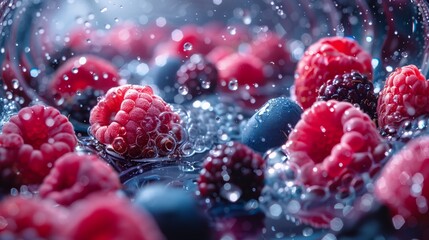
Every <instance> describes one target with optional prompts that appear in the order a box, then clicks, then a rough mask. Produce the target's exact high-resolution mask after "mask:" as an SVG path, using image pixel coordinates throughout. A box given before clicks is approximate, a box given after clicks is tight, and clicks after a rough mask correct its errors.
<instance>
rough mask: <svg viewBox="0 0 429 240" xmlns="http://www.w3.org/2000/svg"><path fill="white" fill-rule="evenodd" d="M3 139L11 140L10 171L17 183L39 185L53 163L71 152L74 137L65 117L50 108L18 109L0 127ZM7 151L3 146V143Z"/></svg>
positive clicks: (71, 127) (74, 140) (36, 106)
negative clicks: (11, 161) (13, 156)
mask: <svg viewBox="0 0 429 240" xmlns="http://www.w3.org/2000/svg"><path fill="white" fill-rule="evenodd" d="M3 136H4V139H9V140H10V139H13V141H14V144H16V145H15V148H14V149H15V150H13V151H16V152H15V153H14V154H16V157H15V162H14V163H13V166H14V167H13V170H14V171H15V174H16V175H17V176H18V177H19V179H20V182H21V184H39V183H41V182H42V181H43V178H44V177H45V176H47V175H48V173H49V171H50V169H51V168H52V166H53V164H54V162H55V161H56V160H57V159H58V158H59V157H61V156H62V155H64V154H66V153H68V152H72V151H73V150H74V147H75V146H76V143H77V140H76V136H75V134H74V130H73V126H72V124H71V123H70V122H69V121H68V119H67V118H66V117H65V116H63V115H61V114H60V112H59V111H58V110H56V109H55V108H53V107H45V106H42V105H35V106H32V107H25V108H23V109H21V110H20V111H19V112H18V114H17V115H14V116H12V117H11V118H10V120H9V122H7V123H6V124H5V125H4V126H3ZM6 151H7V146H6Z"/></svg>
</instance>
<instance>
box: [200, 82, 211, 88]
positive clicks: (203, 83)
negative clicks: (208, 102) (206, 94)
mask: <svg viewBox="0 0 429 240" xmlns="http://www.w3.org/2000/svg"><path fill="white" fill-rule="evenodd" d="M210 86H211V81H202V82H201V87H202V88H203V89H210Z"/></svg>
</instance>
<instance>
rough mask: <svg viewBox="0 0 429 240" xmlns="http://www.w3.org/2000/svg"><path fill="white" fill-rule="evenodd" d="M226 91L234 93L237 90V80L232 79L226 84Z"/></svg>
mask: <svg viewBox="0 0 429 240" xmlns="http://www.w3.org/2000/svg"><path fill="white" fill-rule="evenodd" d="M228 89H229V90H231V91H236V90H237V89H238V81H237V79H232V80H230V81H229V82H228Z"/></svg>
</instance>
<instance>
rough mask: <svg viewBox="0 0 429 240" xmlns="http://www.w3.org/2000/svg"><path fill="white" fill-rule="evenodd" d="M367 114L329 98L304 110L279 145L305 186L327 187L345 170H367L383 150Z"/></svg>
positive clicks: (382, 145) (382, 153) (358, 171)
mask: <svg viewBox="0 0 429 240" xmlns="http://www.w3.org/2000/svg"><path fill="white" fill-rule="evenodd" d="M385 147H386V146H385V145H384V143H383V141H382V138H381V136H380V135H379V133H378V131H377V128H376V126H375V124H374V123H373V122H372V121H371V119H370V118H369V116H368V115H367V114H365V113H363V112H362V111H361V110H359V109H358V108H355V107H354V106H353V105H352V104H350V103H348V102H337V101H336V100H329V101H327V102H324V101H320V102H317V103H315V104H314V105H313V106H312V107H311V108H309V109H307V110H306V111H305V112H304V113H303V115H302V117H301V120H300V121H299V122H298V123H297V125H296V126H295V128H294V130H293V131H292V132H291V134H290V135H289V138H288V141H287V142H286V144H285V145H284V146H283V147H282V148H283V150H284V151H285V152H287V153H288V154H289V155H290V157H291V160H290V161H292V162H294V163H295V164H297V165H298V166H299V167H300V168H301V171H302V176H301V177H302V181H303V182H304V184H306V185H310V186H312V185H317V186H328V185H329V184H332V183H333V182H334V181H336V180H337V179H338V178H340V177H341V176H343V175H344V174H346V173H349V174H357V173H362V172H368V171H371V170H372V167H374V165H375V164H376V163H379V162H380V161H381V160H382V159H383V157H384V152H385V150H386V148H385Z"/></svg>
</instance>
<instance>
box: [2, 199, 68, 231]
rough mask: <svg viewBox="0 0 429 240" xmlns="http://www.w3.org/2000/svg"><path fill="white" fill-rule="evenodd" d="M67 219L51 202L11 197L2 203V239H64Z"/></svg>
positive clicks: (62, 211) (61, 210)
mask: <svg viewBox="0 0 429 240" xmlns="http://www.w3.org/2000/svg"><path fill="white" fill-rule="evenodd" d="M65 218H66V214H65V212H64V210H63V209H61V208H58V207H53V205H51V203H50V202H45V201H42V200H40V199H36V198H25V197H21V196H18V197H9V198H6V199H5V200H3V201H2V202H1V203H0V239H63V238H62V237H63V236H64V232H63V230H62V227H63V224H64V223H65Z"/></svg>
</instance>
